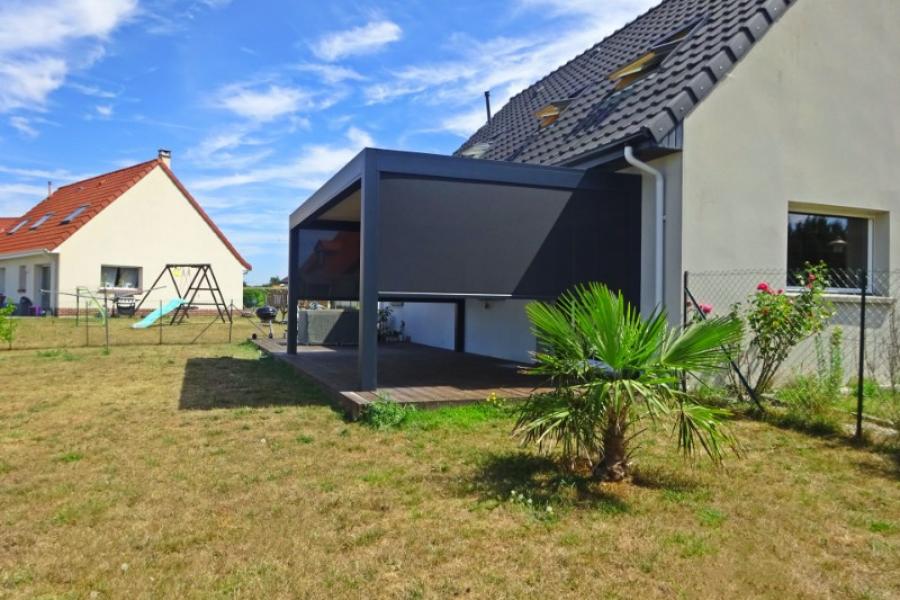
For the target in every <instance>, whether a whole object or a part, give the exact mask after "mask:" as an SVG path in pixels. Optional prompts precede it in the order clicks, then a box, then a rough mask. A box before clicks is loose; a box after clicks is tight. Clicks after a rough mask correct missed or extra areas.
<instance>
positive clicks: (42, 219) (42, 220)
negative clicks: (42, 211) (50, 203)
mask: <svg viewBox="0 0 900 600" xmlns="http://www.w3.org/2000/svg"><path fill="white" fill-rule="evenodd" d="M52 216H53V213H52V212H49V213H47V214H46V215H43V216H42V217H40V218H39V219H38V220H37V221H35V222H34V223H33V224H32V226H31V227H30V229H37V228H38V227H40V226H41V225H43V224H44V223H46V222H47V219H49V218H50V217H52Z"/></svg>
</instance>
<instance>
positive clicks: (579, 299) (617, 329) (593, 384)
mask: <svg viewBox="0 0 900 600" xmlns="http://www.w3.org/2000/svg"><path fill="white" fill-rule="evenodd" d="M527 311H528V317H529V319H530V320H531V323H532V326H533V331H534V333H535V335H536V336H537V339H538V342H539V344H540V345H541V347H542V348H544V350H543V351H541V352H538V353H536V354H535V360H536V362H537V364H536V365H535V366H534V367H532V368H531V369H530V372H531V373H532V374H535V375H539V376H543V377H546V378H548V379H549V383H550V384H551V385H552V388H553V389H552V390H551V391H550V392H548V393H535V394H532V396H531V397H530V398H529V399H528V400H527V401H526V402H525V403H524V404H523V405H522V407H521V409H520V411H519V418H518V421H517V423H516V426H515V433H516V434H517V435H519V436H520V437H521V439H522V440H523V442H532V443H536V444H537V445H538V447H539V449H541V450H550V449H551V448H554V447H556V448H559V449H560V450H561V452H562V455H563V459H564V460H565V461H566V463H567V464H568V465H569V467H570V468H574V467H575V465H576V464H577V463H578V462H579V460H585V461H587V462H588V464H590V466H591V469H592V472H593V475H594V477H596V478H598V479H603V480H609V481H619V480H621V479H623V478H624V477H626V476H627V475H628V473H629V463H630V454H631V450H630V445H631V441H632V439H633V438H634V437H636V436H637V435H639V434H640V433H641V431H638V432H636V433H632V428H633V426H634V425H635V424H636V423H638V422H639V421H642V420H645V419H654V420H655V419H657V418H660V417H670V418H671V419H672V420H673V426H674V432H675V434H676V438H677V445H678V447H679V448H680V449H681V450H682V451H683V452H685V453H686V454H689V455H692V454H694V453H695V451H696V450H698V449H700V448H702V450H703V451H704V452H705V453H706V454H707V455H708V456H709V457H710V458H711V459H713V460H714V461H719V460H720V459H721V457H722V451H723V446H724V445H726V444H728V443H731V442H732V438H731V436H730V435H729V434H728V432H727V431H725V430H724V429H723V428H722V424H721V419H722V417H723V416H724V414H725V413H724V411H722V410H718V409H714V408H710V407H708V406H703V405H701V404H698V403H697V402H695V401H694V399H693V398H692V397H691V396H689V395H688V394H685V393H682V392H681V391H680V390H679V387H678V384H679V382H680V374H681V373H682V372H683V371H709V370H713V369H718V368H720V367H721V365H722V363H723V361H724V360H725V356H724V353H723V351H722V347H723V346H724V345H730V344H735V343H737V342H738V340H739V339H740V336H741V323H740V321H738V320H736V319H732V318H719V319H710V320H707V321H703V322H699V323H694V324H691V325H689V326H688V327H687V328H685V329H684V330H682V331H676V330H672V329H670V328H669V326H668V324H667V318H666V315H665V313H664V312H662V311H659V312H657V313H656V314H654V315H653V316H651V317H650V318H649V319H647V320H645V319H643V318H642V317H641V315H640V314H639V312H638V311H637V310H636V309H635V308H634V307H632V306H631V305H630V304H628V302H626V301H625V299H624V298H623V297H622V295H621V294H614V293H613V292H611V291H610V290H608V289H607V288H606V286H604V285H601V284H590V285H587V286H580V287H576V288H575V289H573V290H572V291H570V292H567V293H566V294H563V296H562V297H561V298H560V299H559V300H558V302H557V303H556V304H546V303H532V304H529V305H528V307H527Z"/></svg>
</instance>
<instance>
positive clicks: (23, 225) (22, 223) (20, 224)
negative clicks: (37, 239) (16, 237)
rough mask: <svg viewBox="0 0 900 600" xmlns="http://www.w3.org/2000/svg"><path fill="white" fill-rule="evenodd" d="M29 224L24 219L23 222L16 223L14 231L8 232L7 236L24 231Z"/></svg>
mask: <svg viewBox="0 0 900 600" xmlns="http://www.w3.org/2000/svg"><path fill="white" fill-rule="evenodd" d="M27 222H28V219H22V220H21V221H19V222H18V223H16V224H15V226H14V227H13V228H12V229H10V230H9V231H7V232H6V234H7V235H10V234H12V233H15V232H17V231H18V230H20V229H22V228H23V227H25V224H26V223H27Z"/></svg>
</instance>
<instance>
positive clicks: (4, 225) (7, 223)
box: [0, 217, 19, 233]
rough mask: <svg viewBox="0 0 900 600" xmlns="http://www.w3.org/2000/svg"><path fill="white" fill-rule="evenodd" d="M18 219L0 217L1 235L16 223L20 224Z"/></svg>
mask: <svg viewBox="0 0 900 600" xmlns="http://www.w3.org/2000/svg"><path fill="white" fill-rule="evenodd" d="M18 221H19V218H18V217H0V233H3V232H4V231H6V230H7V229H9V228H10V227H12V226H13V225H15V224H16V223H18Z"/></svg>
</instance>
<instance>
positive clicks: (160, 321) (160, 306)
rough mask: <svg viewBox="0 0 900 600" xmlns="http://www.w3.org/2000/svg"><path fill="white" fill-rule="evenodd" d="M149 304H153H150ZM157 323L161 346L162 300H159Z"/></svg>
mask: <svg viewBox="0 0 900 600" xmlns="http://www.w3.org/2000/svg"><path fill="white" fill-rule="evenodd" d="M151 306H153V305H152V304H151ZM156 322H157V323H159V345H160V346H162V322H163V314H162V300H160V301H159V318H158V319H157V320H156Z"/></svg>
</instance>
